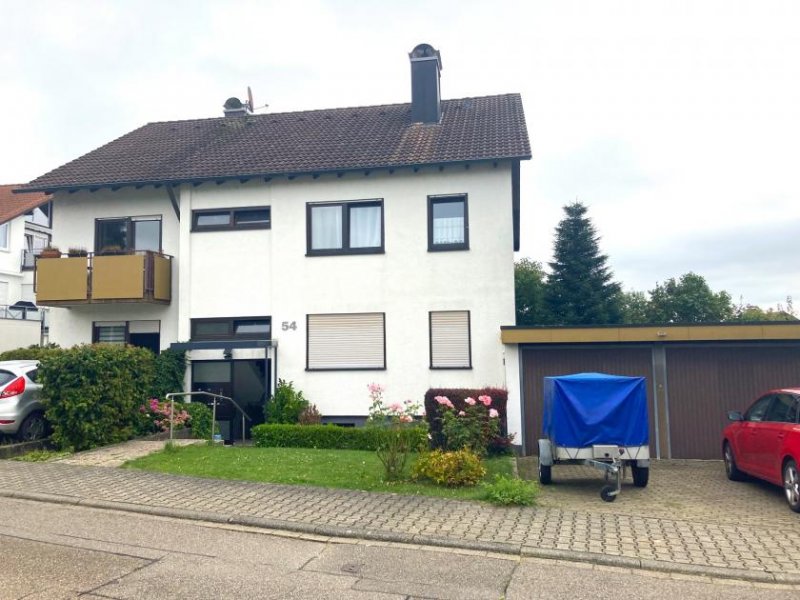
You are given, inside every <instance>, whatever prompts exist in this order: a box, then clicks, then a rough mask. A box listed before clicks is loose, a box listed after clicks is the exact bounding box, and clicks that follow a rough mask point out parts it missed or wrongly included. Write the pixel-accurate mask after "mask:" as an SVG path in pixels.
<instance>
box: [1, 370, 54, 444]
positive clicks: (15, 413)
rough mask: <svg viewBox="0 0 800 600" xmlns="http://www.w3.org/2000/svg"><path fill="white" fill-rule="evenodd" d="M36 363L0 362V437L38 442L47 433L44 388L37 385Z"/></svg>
mask: <svg viewBox="0 0 800 600" xmlns="http://www.w3.org/2000/svg"><path fill="white" fill-rule="evenodd" d="M38 368H39V361H37V360H8V361H3V362H0V434H5V435H10V436H16V438H17V439H18V440H19V441H32V440H38V439H41V438H43V437H45V435H46V434H47V429H48V425H47V421H45V418H44V406H43V405H42V402H41V400H40V398H39V395H40V392H41V390H42V386H41V385H40V384H38V383H37V382H36V375H37V372H38Z"/></svg>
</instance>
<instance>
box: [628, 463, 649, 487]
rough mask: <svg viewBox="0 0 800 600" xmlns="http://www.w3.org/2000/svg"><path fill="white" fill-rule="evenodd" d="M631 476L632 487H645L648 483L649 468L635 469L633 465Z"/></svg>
mask: <svg viewBox="0 0 800 600" xmlns="http://www.w3.org/2000/svg"><path fill="white" fill-rule="evenodd" d="M631 474H632V475H633V485H635V486H636V487H642V488H643V487H647V482H648V481H650V467H637V466H636V465H635V464H633V465H631Z"/></svg>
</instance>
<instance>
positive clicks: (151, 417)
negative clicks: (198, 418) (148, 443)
mask: <svg viewBox="0 0 800 600" xmlns="http://www.w3.org/2000/svg"><path fill="white" fill-rule="evenodd" d="M139 412H140V413H141V414H142V415H144V417H145V422H146V423H149V424H150V426H149V429H150V431H169V425H170V421H172V428H173V430H175V429H183V428H184V427H186V424H187V423H188V421H189V419H190V415H189V413H188V412H187V411H186V410H184V409H183V408H182V407H181V404H180V403H178V404H176V405H175V406H174V408H173V406H172V403H171V402H160V401H159V400H158V398H150V400H148V401H147V402H146V403H145V404H142V405H141V406H140V407H139Z"/></svg>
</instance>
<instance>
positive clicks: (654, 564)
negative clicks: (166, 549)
mask: <svg viewBox="0 0 800 600" xmlns="http://www.w3.org/2000/svg"><path fill="white" fill-rule="evenodd" d="M0 497H5V498H12V499H16V500H31V501H34V502H45V503H50V504H64V505H69V506H86V507H89V508H99V509H106V510H118V511H123V512H130V513H138V514H146V515H152V516H160V517H170V518H176V519H184V520H191V521H203V522H210V523H218V524H227V525H244V526H248V527H256V528H259V529H271V530H275V531H290V532H294V533H300V534H306V535H310V536H327V537H331V538H350V539H352V538H356V539H362V540H367V541H379V542H394V543H399V544H410V545H422V546H434V547H441V548H454V549H456V548H457V549H464V550H474V551H481V552H492V553H496V554H504V555H508V556H517V557H522V558H540V559H549V560H565V561H570V562H581V563H592V564H596V565H603V566H612V567H622V568H627V569H637V570H644V571H658V572H662V573H676V574H682V575H694V576H706V577H713V578H717V579H738V580H743V581H750V582H757V583H780V584H785V585H800V574H793V573H771V572H769V571H756V570H745V569H727V568H724V567H713V566H700V565H689V564H682V563H671V562H666V561H658V560H652V559H639V558H633V557H627V556H611V555H607V554H599V553H593V552H582V551H576V550H559V549H547V548H539V547H536V546H523V545H518V544H508V543H504V542H482V541H474V540H459V539H454V538H437V537H430V536H424V535H415V534H407V533H406V534H404V533H392V532H387V531H373V530H368V529H358V528H355V529H354V528H346V527H337V526H334V525H314V524H311V523H299V522H294V521H284V520H280V519H269V518H259V517H247V516H238V515H225V514H221V513H213V512H202V511H194V510H188V509H182V508H169V507H154V506H145V505H141V504H133V503H129V502H113V501H108V500H93V499H83V498H78V497H75V496H62V495H57V494H45V493H39V492H14V491H11V492H9V491H5V490H0Z"/></svg>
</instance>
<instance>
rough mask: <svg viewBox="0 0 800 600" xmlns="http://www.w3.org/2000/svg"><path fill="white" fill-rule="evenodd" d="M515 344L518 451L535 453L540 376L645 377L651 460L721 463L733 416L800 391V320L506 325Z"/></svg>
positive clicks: (504, 332) (508, 339)
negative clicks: (772, 396) (765, 399)
mask: <svg viewBox="0 0 800 600" xmlns="http://www.w3.org/2000/svg"><path fill="white" fill-rule="evenodd" d="M502 336H503V342H504V343H506V344H516V345H518V347H519V352H518V356H519V362H520V364H519V373H520V386H521V390H520V392H521V393H520V397H521V420H522V428H523V430H522V444H523V447H522V451H523V452H524V453H525V454H535V453H536V449H537V448H536V440H537V439H538V438H539V437H540V432H541V428H542V423H541V415H542V402H543V390H542V387H543V379H544V377H547V376H553V375H566V374H570V373H580V372H600V373H609V374H614V375H629V376H639V377H644V378H645V379H646V380H647V393H648V408H649V417H650V450H651V456H654V457H658V458H692V459H718V458H719V457H720V450H719V437H720V433H721V431H722V429H723V428H724V426H725V424H726V423H727V412H728V411H729V410H741V409H744V408H746V407H747V406H748V405H749V403H750V402H752V401H753V400H754V399H755V398H756V396H757V395H758V394H760V393H761V392H763V391H766V390H768V389H772V388H777V387H788V386H797V385H800V323H799V324H793V323H788V324H787V323H763V324H748V325H738V324H737V325H680V326H679V325H667V326H657V327H649V326H648V327H638V326H631V327H580V328H568V327H550V328H521V327H503V328H502Z"/></svg>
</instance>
